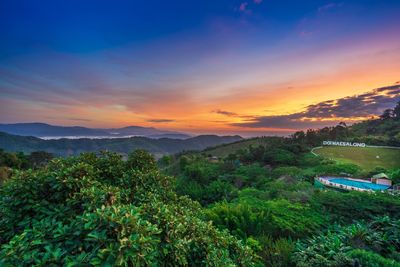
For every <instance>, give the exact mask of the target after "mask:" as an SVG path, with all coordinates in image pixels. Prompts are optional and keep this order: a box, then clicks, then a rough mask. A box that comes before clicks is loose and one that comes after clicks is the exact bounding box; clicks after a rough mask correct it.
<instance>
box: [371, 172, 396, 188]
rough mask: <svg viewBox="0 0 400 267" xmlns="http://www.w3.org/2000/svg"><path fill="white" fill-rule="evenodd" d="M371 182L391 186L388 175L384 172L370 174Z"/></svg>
mask: <svg viewBox="0 0 400 267" xmlns="http://www.w3.org/2000/svg"><path fill="white" fill-rule="evenodd" d="M371 182H373V183H375V184H384V185H388V186H392V180H390V179H389V177H388V176H387V175H386V174H384V173H379V174H376V175H374V176H372V178H371Z"/></svg>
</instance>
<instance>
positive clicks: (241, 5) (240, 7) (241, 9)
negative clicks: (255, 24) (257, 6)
mask: <svg viewBox="0 0 400 267" xmlns="http://www.w3.org/2000/svg"><path fill="white" fill-rule="evenodd" d="M248 5H249V3H247V2H243V3H241V4H240V6H239V10H240V11H243V12H244V11H246V8H247V6H248Z"/></svg>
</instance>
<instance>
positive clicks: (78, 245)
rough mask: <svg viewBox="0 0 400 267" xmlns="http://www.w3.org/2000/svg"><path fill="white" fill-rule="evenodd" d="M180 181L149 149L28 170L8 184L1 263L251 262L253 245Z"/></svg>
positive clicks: (0, 222)
mask: <svg viewBox="0 0 400 267" xmlns="http://www.w3.org/2000/svg"><path fill="white" fill-rule="evenodd" d="M173 184H174V180H173V179H172V178H171V177H168V176H165V175H163V174H161V173H160V172H158V170H157V168H156V166H155V162H154V159H152V158H151V157H149V155H148V154H147V153H145V152H143V151H137V152H135V153H133V154H132V155H130V156H129V159H128V160H127V161H126V162H124V161H122V160H121V157H120V156H118V155H116V154H111V153H104V154H102V155H101V156H99V157H97V156H95V155H94V154H82V155H81V156H80V157H75V158H68V159H56V160H53V161H52V162H50V164H48V166H47V167H46V168H43V169H39V170H36V171H32V170H29V171H20V172H18V173H16V174H15V175H14V176H13V177H12V178H10V179H9V180H7V181H6V182H5V183H4V184H3V186H2V187H1V191H0V245H1V250H0V265H1V266H3V265H5V266H32V265H37V266H51V265H58V264H63V265H67V266H88V265H96V266H98V265H101V266H110V265H118V266H148V265H152V266H158V265H161V266H164V265H165V266H173V265H188V264H191V265H195V266H202V265H204V266H222V265H224V266H236V265H239V266H251V265H252V262H253V256H252V251H251V250H250V249H249V248H247V247H246V246H245V245H243V244H242V243H241V242H240V241H238V240H237V239H235V238H234V237H232V236H230V235H229V234H228V233H226V232H222V231H219V230H216V229H215V228H214V227H213V226H212V225H211V224H209V223H207V222H206V221H204V220H202V219H201V218H200V217H199V216H198V215H199V210H200V207H199V206H198V204H196V203H195V202H193V201H191V200H189V199H187V198H185V197H178V196H177V195H176V194H175V193H174V192H173ZM16 211H18V212H16Z"/></svg>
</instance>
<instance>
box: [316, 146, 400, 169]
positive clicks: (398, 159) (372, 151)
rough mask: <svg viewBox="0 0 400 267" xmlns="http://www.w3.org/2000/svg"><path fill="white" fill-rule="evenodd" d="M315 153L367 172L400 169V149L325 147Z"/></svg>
mask: <svg viewBox="0 0 400 267" xmlns="http://www.w3.org/2000/svg"><path fill="white" fill-rule="evenodd" d="M313 151H314V153H315V154H317V155H320V156H323V157H326V158H330V159H333V160H336V161H338V162H343V163H353V164H357V165H359V166H360V167H362V168H363V169H365V170H372V169H375V168H376V167H383V168H386V169H391V168H400V149H394V148H376V147H365V148H360V147H338V146H325V147H321V148H315V149H314V150H313Z"/></svg>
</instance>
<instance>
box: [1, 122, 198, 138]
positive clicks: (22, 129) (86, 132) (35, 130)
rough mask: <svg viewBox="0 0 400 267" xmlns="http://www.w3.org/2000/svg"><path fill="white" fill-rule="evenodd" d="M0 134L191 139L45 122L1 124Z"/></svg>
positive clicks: (132, 128)
mask: <svg viewBox="0 0 400 267" xmlns="http://www.w3.org/2000/svg"><path fill="white" fill-rule="evenodd" d="M0 132H5V133H8V134H13V135H21V136H35V137H38V138H45V139H59V138H63V137H65V138H80V137H97V138H101V137H103V138H108V137H110V138H111V137H114V138H122V137H131V136H144V137H149V138H156V139H158V138H162V137H168V136H169V137H171V138H176V139H186V138H190V137H191V135H189V134H186V133H181V132H176V131H169V130H160V129H157V128H154V127H143V126H136V125H131V126H126V127H121V128H89V127H83V126H59V125H51V124H47V123H43V122H27V123H8V124H7V123H2V124H0Z"/></svg>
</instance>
